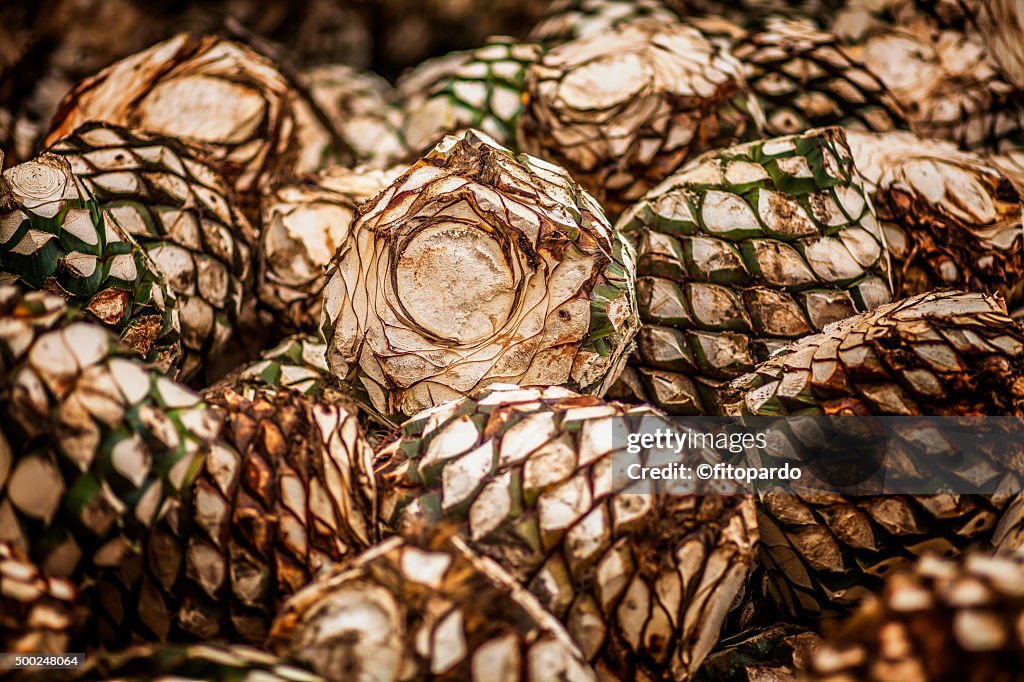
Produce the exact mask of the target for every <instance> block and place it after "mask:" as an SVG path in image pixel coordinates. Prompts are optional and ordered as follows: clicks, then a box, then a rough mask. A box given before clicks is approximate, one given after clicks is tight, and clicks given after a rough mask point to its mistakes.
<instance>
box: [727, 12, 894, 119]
mask: <svg viewBox="0 0 1024 682" xmlns="http://www.w3.org/2000/svg"><path fill="white" fill-rule="evenodd" d="M733 54H734V55H736V58H737V59H739V60H740V62H742V63H743V75H744V76H745V77H746V79H747V83H748V84H749V85H750V89H751V90H753V91H754V94H755V95H757V98H758V101H759V102H760V104H761V107H762V108H763V109H764V112H765V117H766V119H767V122H768V125H767V128H766V132H767V133H768V134H770V135H792V134H794V133H801V132H804V131H805V130H807V129H808V128H818V127H822V126H830V125H842V126H847V127H855V128H863V129H865V130H874V131H879V132H885V131H889V130H895V129H897V128H906V127H907V122H906V119H905V118H904V116H903V112H902V111H901V110H900V108H899V106H898V105H897V104H896V101H895V99H894V98H893V97H892V95H891V94H890V93H889V91H888V89H887V88H886V87H885V85H884V84H883V83H882V81H880V80H879V79H878V78H877V77H876V76H875V75H874V74H873V73H871V71H870V70H868V69H867V68H866V67H865V65H864V64H863V63H861V62H860V61H859V60H858V59H856V58H855V57H853V56H851V55H850V54H849V52H848V51H847V50H846V49H844V48H843V46H842V45H841V44H840V41H839V38H838V36H836V35H835V34H834V33H830V32H828V31H823V30H821V29H819V28H817V27H816V26H815V25H814V23H813V22H811V21H809V20H806V19H805V20H786V19H770V20H768V21H767V22H765V24H764V25H763V26H762V27H758V28H757V29H754V30H753V31H752V32H751V33H750V34H749V35H747V36H746V37H745V38H743V39H741V40H740V41H739V42H738V43H737V44H736V46H735V47H733Z"/></svg>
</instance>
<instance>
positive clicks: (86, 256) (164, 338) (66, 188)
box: [0, 153, 181, 372]
mask: <svg viewBox="0 0 1024 682" xmlns="http://www.w3.org/2000/svg"><path fill="white" fill-rule="evenodd" d="M14 281H17V282H20V283H21V284H22V285H24V286H27V287H29V288H32V289H48V290H50V291H53V292H55V293H58V294H60V295H61V296H63V297H64V298H65V299H67V301H68V304H69V305H70V306H72V307H75V308H79V309H81V310H83V311H85V312H87V313H88V314H89V315H90V316H91V317H92V318H93V319H95V320H97V321H99V322H101V323H103V324H104V325H106V326H108V327H110V328H111V329H112V330H113V331H115V332H117V333H118V334H119V335H120V336H121V339H122V340H123V341H124V343H125V344H126V345H127V346H128V347H129V348H131V349H132V350H134V351H135V352H136V353H137V354H138V355H139V356H140V357H141V358H143V359H145V360H147V361H149V362H151V363H153V365H154V366H155V367H157V368H159V369H161V370H163V371H165V372H167V371H171V370H174V369H176V368H177V367H178V366H179V364H180V362H181V339H180V318H179V315H178V307H177V298H176V297H175V296H174V292H173V290H172V288H171V287H170V286H169V285H168V284H167V283H166V281H165V279H164V276H163V273H161V271H160V269H159V268H158V267H157V265H156V263H154V262H153V260H152V259H151V258H150V257H149V256H148V255H147V254H146V251H145V250H144V249H143V248H142V247H141V246H140V245H139V244H138V243H137V242H136V241H135V240H134V239H133V238H132V237H131V236H130V235H129V234H127V233H126V232H125V231H124V230H123V229H122V228H121V227H120V225H119V224H118V222H117V220H116V219H115V218H114V217H113V215H112V214H111V213H110V212H109V211H104V210H102V209H101V207H100V206H99V204H98V203H97V201H96V199H95V197H93V195H92V194H91V193H90V192H89V190H88V189H87V188H86V187H85V185H84V184H83V182H82V181H81V180H79V179H78V178H77V177H76V176H75V174H74V173H73V172H72V170H71V166H70V165H69V164H68V162H67V161H66V160H65V159H62V158H60V157H59V156H56V155H53V154H48V153H44V154H42V155H40V156H39V157H37V158H36V159H34V160H32V161H26V162H25V163H21V164H18V165H17V166H14V167H12V168H8V169H7V170H6V171H4V173H3V177H2V179H0V283H13V282H14Z"/></svg>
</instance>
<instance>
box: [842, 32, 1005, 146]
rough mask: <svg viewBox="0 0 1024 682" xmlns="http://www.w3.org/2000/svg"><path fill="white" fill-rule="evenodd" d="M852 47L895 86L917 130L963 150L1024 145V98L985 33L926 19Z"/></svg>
mask: <svg viewBox="0 0 1024 682" xmlns="http://www.w3.org/2000/svg"><path fill="white" fill-rule="evenodd" d="M847 50H848V52H849V54H851V55H852V56H853V57H854V58H855V59H858V60H859V61H861V62H862V63H863V64H864V65H865V66H867V68H868V69H869V70H870V71H871V72H872V73H873V74H875V75H876V76H877V77H878V79H879V80H881V81H882V82H883V83H884V84H885V85H886V87H888V88H889V90H890V92H892V94H893V97H895V98H896V101H897V103H898V104H899V105H900V108H901V109H902V110H903V111H904V113H905V114H906V116H907V119H908V120H909V121H910V125H911V130H913V131H914V132H916V133H917V134H918V135H921V136H922V137H934V138H939V139H943V140H950V141H952V142H955V143H956V144H958V145H959V146H960V147H962V148H964V149H975V150H996V149H1004V148H1016V147H1020V146H1021V140H1022V128H1024V106H1022V102H1024V95H1022V94H1021V92H1020V91H1019V90H1018V89H1017V88H1016V87H1014V86H1013V85H1012V84H1011V83H1009V82H1008V81H1007V80H1006V79H1005V77H1004V76H1003V75H1002V74H1001V73H1000V70H999V67H998V66H997V65H996V64H995V62H993V61H991V59H990V58H989V56H988V54H987V51H986V47H985V44H984V42H983V41H982V40H981V39H980V38H978V37H976V36H973V35H965V34H963V33H960V32H959V31H955V30H940V29H936V28H934V27H933V26H932V25H930V24H929V23H928V22H925V21H923V20H922V21H914V22H912V23H910V24H905V25H899V26H893V27H888V26H884V27H880V28H877V29H874V30H872V31H869V32H868V33H867V35H866V36H865V37H864V39H863V40H862V41H861V42H859V43H858V44H857V45H854V46H851V47H848V48H847Z"/></svg>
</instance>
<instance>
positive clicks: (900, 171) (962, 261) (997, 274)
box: [846, 131, 1024, 302]
mask: <svg viewBox="0 0 1024 682" xmlns="http://www.w3.org/2000/svg"><path fill="white" fill-rule="evenodd" d="M846 139H847V141H848V142H849V143H850V150H851V151H852V152H853V159H854V163H855V164H856V165H857V169H858V170H859V171H860V173H861V175H862V177H863V178H864V181H865V186H866V187H867V190H868V192H869V193H870V195H871V203H872V205H873V206H874V207H875V213H876V215H877V217H878V220H879V223H880V224H881V225H882V229H883V231H884V233H885V242H886V248H887V249H888V251H889V254H890V257H891V260H892V265H893V268H892V270H893V288H894V290H895V292H896V294H897V296H899V297H904V296H913V295H915V294H921V293H925V292H927V291H931V290H933V289H941V288H954V289H960V290H962V291H977V292H981V293H999V294H1002V295H1003V296H1004V297H1005V298H1007V300H1009V301H1010V302H1014V301H1016V300H1019V299H1020V297H1021V293H1022V289H1024V277H1022V275H1024V245H1022V244H1024V230H1022V227H1021V195H1020V194H1019V193H1018V191H1017V189H1015V188H1014V186H1013V183H1012V182H1011V181H1010V179H1009V178H1007V177H1006V176H1004V175H1003V174H1002V173H1000V172H999V170H997V168H996V167H995V166H994V165H993V164H992V163H991V162H987V161H986V160H985V159H984V158H982V157H981V156H979V155H977V154H974V153H971V152H962V151H959V150H957V149H956V147H955V146H954V145H952V144H949V143H943V142H940V141H937V140H927V139H924V138H920V137H917V136H916V135H913V134H911V133H886V134H873V133H863V132H859V131H848V132H847V136H846Z"/></svg>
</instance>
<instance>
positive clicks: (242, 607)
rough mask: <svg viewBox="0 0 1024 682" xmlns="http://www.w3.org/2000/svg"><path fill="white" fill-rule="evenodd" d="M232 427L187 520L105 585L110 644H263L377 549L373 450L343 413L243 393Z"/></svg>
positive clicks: (242, 385)
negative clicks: (305, 595)
mask: <svg viewBox="0 0 1024 682" xmlns="http://www.w3.org/2000/svg"><path fill="white" fill-rule="evenodd" d="M203 395H204V398H205V400H206V401H207V402H208V404H209V405H211V406H212V407H214V408H217V409H218V410H219V411H220V413H221V414H223V416H224V422H225V427H224V429H223V430H222V432H221V434H220V438H219V440H218V442H217V445H216V446H215V447H214V448H213V449H212V450H211V452H210V454H209V455H207V458H206V466H205V469H204V470H203V471H202V472H201V473H200V475H199V476H198V478H197V479H196V481H195V483H194V484H193V485H192V492H191V494H190V495H189V496H188V498H187V499H186V500H185V501H184V502H183V504H182V505H181V508H180V510H179V511H178V513H177V514H176V515H175V516H174V517H173V518H169V519H167V520H166V522H162V523H160V524H158V525H157V526H156V527H155V528H154V529H153V530H152V531H151V532H150V534H149V535H148V536H147V537H146V538H145V540H144V542H143V546H142V548H141V550H140V551H139V552H138V553H137V554H136V555H134V556H133V557H131V559H130V560H129V561H126V562H124V563H123V564H122V565H121V566H119V567H118V568H117V569H116V570H114V571H109V572H107V573H106V574H104V575H103V576H101V577H100V578H99V579H97V591H98V593H99V599H98V607H99V608H98V609H97V616H98V625H97V628H96V629H97V631H98V635H99V639H100V642H101V643H102V644H105V645H107V646H109V645H111V644H117V643H120V644H125V643H128V642H130V641H133V640H159V641H167V640H171V641H175V640H178V641H180V640H182V639H197V638H198V639H204V640H209V639H213V638H221V639H229V640H232V641H245V642H248V643H252V644H258V643H260V642H262V641H263V639H264V638H265V637H266V635H267V631H268V628H269V626H270V623H271V620H272V619H273V617H274V614H275V613H276V612H277V609H278V608H279V607H280V605H281V603H282V602H283V601H284V600H285V599H286V598H287V597H288V596H289V595H291V594H293V593H294V592H296V591H297V590H298V589H299V588H301V587H302V586H303V585H305V584H307V583H308V582H309V581H310V580H312V578H313V577H314V576H315V575H316V574H317V572H318V571H320V570H322V569H324V568H325V567H326V566H329V565H333V564H334V563H337V562H340V561H342V560H343V559H345V558H347V557H350V556H354V555H355V554H356V553H358V552H359V551H362V550H363V549H366V548H367V547H369V546H370V545H371V544H373V543H374V542H375V541H376V539H377V526H378V523H377V519H376V488H375V485H374V478H373V471H372V461H371V459H372V453H371V450H370V446H369V444H368V442H367V441H366V439H365V437H364V436H363V433H362V430H361V429H360V427H359V425H358V419H357V415H356V413H355V411H354V410H350V409H349V408H348V407H346V406H345V405H344V404H342V403H340V402H335V401H330V402H328V401H327V400H323V399H319V398H315V397H312V396H310V395H306V394H301V393H298V392H295V391H292V390H290V389H287V388H274V387H271V386H260V385H258V384H250V383H247V382H231V383H229V384H225V385H220V386H216V387H214V388H211V389H209V390H208V391H206V392H204V394H203Z"/></svg>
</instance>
